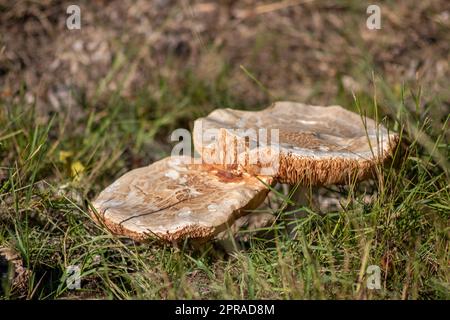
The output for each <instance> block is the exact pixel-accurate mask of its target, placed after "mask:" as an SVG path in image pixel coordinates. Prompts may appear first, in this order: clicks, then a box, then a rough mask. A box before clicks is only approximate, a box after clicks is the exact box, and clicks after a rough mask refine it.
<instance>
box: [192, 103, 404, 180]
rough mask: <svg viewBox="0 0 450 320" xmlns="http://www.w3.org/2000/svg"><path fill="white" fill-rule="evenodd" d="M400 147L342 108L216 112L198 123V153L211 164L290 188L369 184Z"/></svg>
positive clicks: (277, 105) (298, 106) (392, 137)
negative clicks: (265, 176) (268, 176)
mask: <svg viewBox="0 0 450 320" xmlns="http://www.w3.org/2000/svg"><path fill="white" fill-rule="evenodd" d="M261 133H262V134H261ZM269 136H270V139H268V137H269ZM397 143H398V136H397V135H396V134H393V133H389V132H388V131H387V130H386V129H385V128H384V127H383V126H382V125H378V124H376V122H375V121H373V120H372V119H369V118H364V117H361V116H360V115H359V114H356V113H353V112H351V111H348V110H345V109H344V108H342V107H340V106H330V107H322V106H311V105H305V104H301V103H293V102H277V103H275V104H273V105H272V106H271V107H269V108H267V109H264V110H262V111H253V112H252V111H240V110H233V109H216V110H215V111H213V112H212V113H210V114H209V115H208V116H207V117H205V118H200V119H198V120H196V121H195V123H194V147H195V149H196V151H198V152H199V153H200V154H201V156H202V158H203V159H204V160H205V161H206V162H207V163H210V164H215V165H220V166H222V167H223V168H226V169H228V170H233V172H237V173H239V172H248V173H250V174H253V175H257V174H263V173H264V174H271V175H273V176H274V177H275V178H276V179H277V180H278V181H279V182H281V183H288V184H291V185H294V184H300V185H312V186H320V185H331V184H347V183H349V182H350V181H352V179H354V178H356V180H363V179H366V178H368V177H369V176H371V175H372V174H373V173H374V169H375V168H376V165H377V164H380V163H383V162H384V161H386V160H387V159H388V158H390V157H391V156H392V154H393V152H394V150H395V147H396V145H397ZM270 171H271V172H270Z"/></svg>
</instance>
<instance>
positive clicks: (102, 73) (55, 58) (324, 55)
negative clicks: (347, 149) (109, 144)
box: [0, 0, 450, 116]
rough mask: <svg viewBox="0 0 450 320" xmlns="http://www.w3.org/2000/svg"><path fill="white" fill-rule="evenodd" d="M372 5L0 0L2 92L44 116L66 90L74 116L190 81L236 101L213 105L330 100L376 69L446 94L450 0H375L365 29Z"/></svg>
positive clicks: (309, 0)
mask: <svg viewBox="0 0 450 320" xmlns="http://www.w3.org/2000/svg"><path fill="white" fill-rule="evenodd" d="M70 4H77V5H78V6H79V7H80V9H81V29H80V30H69V29H68V28H67V27H66V19H67V17H68V16H69V15H68V14H66V8H67V7H68V6H69V5H70ZM370 4H372V2H367V1H326V0H322V1H314V0H300V1H299V0H283V1H273V0H271V1H250V0H244V1H233V0H223V1H171V0H155V1H143V0H138V1H128V0H126V1H123V0H121V1H101V0H95V1H76V3H74V2H73V1H71V2H68V1H45V0H44V1H5V0H2V1H0V12H1V16H0V34H1V36H0V48H1V54H0V88H1V89H0V90H1V95H2V97H14V96H16V95H17V93H18V92H20V91H23V94H24V95H25V98H26V100H27V101H29V102H36V103H37V105H38V106H39V109H40V110H42V111H43V112H44V113H45V112H51V111H57V112H63V111H64V110H65V109H66V107H67V104H68V103H69V98H68V96H69V95H70V94H73V97H74V99H73V100H71V103H72V104H73V105H74V110H73V112H74V116H76V113H78V112H83V110H82V109H78V108H77V107H75V106H78V105H79V106H82V105H83V103H84V104H92V102H94V101H95V102H97V101H101V100H102V99H104V98H105V97H108V96H109V95H110V94H111V93H112V92H114V93H118V94H119V95H120V96H122V97H126V98H127V99H131V100H133V99H137V98H138V97H139V96H141V95H142V94H143V93H145V94H147V95H150V96H153V97H154V98H155V99H158V98H159V95H161V94H163V93H162V92H161V91H162V90H166V91H169V92H172V93H175V92H182V91H183V90H186V88H187V87H191V86H192V83H193V82H195V83H197V85H198V86H205V87H207V90H206V91H208V90H217V91H227V93H228V94H229V95H230V97H231V98H232V99H234V100H230V101H220V100H219V101H217V103H216V104H215V105H211V106H209V107H211V108H213V107H223V106H225V105H233V106H235V107H242V104H243V105H245V106H249V107H251V106H260V107H262V106H265V105H266V104H267V103H268V102H269V101H270V100H273V99H275V98H276V99H289V100H297V101H302V102H309V103H313V104H332V103H337V102H339V99H340V97H341V96H342V95H348V94H350V95H351V92H352V91H354V92H355V93H367V94H369V95H372V93H373V86H372V85H371V82H372V79H373V78H372V72H374V74H375V76H376V77H380V78H381V79H382V80H383V81H384V82H385V83H386V84H388V85H389V86H391V87H392V88H393V89H394V91H395V88H398V87H399V86H400V85H401V84H402V83H413V84H417V80H419V82H420V85H422V86H425V88H426V90H424V93H426V94H427V95H428V96H430V97H431V96H439V97H440V98H441V99H442V100H444V101H448V99H449V95H450V94H449V90H448V89H449V79H450V70H449V52H450V51H449V46H450V33H449V31H450V29H449V27H450V17H449V15H450V3H449V2H448V1H445V0H431V1H424V0H416V1H378V2H377V3H376V4H377V5H379V6H380V8H381V29H379V30H369V29H368V28H367V26H366V20H367V18H368V17H369V14H367V13H366V9H367V7H368V6H369V5H370ZM187 82H189V83H191V84H187ZM162 87H163V88H162ZM200 94H201V93H200ZM238 104H239V105H238ZM245 106H244V107H245ZM150 111H151V110H149V112H150Z"/></svg>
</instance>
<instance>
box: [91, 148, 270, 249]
mask: <svg viewBox="0 0 450 320" xmlns="http://www.w3.org/2000/svg"><path fill="white" fill-rule="evenodd" d="M192 162H193V159H192V158H190V157H184V156H172V157H167V158H165V159H162V160H160V161H157V162H155V163H153V164H151V165H149V166H147V167H142V168H138V169H134V170H132V171H130V172H128V173H126V174H124V175H123V176H122V177H120V178H119V179H117V180H116V181H115V182H114V183H112V184H111V185H110V186H109V187H107V188H106V189H105V190H103V191H102V192H101V193H100V194H99V196H98V198H97V199H96V200H95V201H94V202H93V206H94V208H95V211H96V212H95V211H92V212H91V214H92V215H93V217H94V219H96V220H101V221H102V222H103V223H104V224H105V225H106V226H107V227H108V228H110V229H111V230H112V231H113V232H114V233H117V234H122V235H125V236H128V237H130V238H133V239H135V240H137V241H143V240H146V239H148V238H150V237H157V238H160V239H162V240H165V241H170V242H173V241H175V242H176V241H178V240H183V239H185V238H192V239H197V240H207V239H210V238H211V237H213V236H214V235H216V234H217V233H219V232H221V231H223V230H224V229H226V228H227V226H230V225H231V224H232V223H233V222H234V221H235V220H236V219H238V218H239V217H241V216H243V215H245V214H247V213H249V212H250V211H249V210H252V209H255V208H256V207H257V206H259V205H260V204H261V203H262V202H263V201H264V198H265V197H266V195H267V193H268V188H267V186H268V185H270V184H271V183H272V180H273V179H272V178H271V177H255V176H251V175H249V174H247V173H242V174H239V175H234V174H232V173H230V172H226V171H223V170H221V169H218V168H214V167H211V166H208V165H202V164H194V163H192Z"/></svg>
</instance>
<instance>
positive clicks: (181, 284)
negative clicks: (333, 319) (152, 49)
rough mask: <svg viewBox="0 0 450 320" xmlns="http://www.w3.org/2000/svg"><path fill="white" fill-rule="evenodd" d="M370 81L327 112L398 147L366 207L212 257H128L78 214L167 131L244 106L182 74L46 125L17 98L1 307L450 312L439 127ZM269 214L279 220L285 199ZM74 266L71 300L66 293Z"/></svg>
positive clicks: (143, 251) (422, 109) (1, 119)
mask: <svg viewBox="0 0 450 320" xmlns="http://www.w3.org/2000/svg"><path fill="white" fill-rule="evenodd" d="M245 70H246V73H247V72H248V73H250V71H248V70H247V69H245ZM224 77H225V76H224ZM255 80H256V79H255ZM256 81H257V80H256ZM375 82H376V83H378V84H379V85H378V88H377V92H376V93H375V95H374V96H371V95H363V94H362V95H360V96H355V97H352V96H351V95H348V94H345V93H341V94H340V95H339V96H338V98H337V101H335V102H336V103H340V104H342V105H345V106H347V107H348V108H350V109H353V110H360V112H362V113H366V114H369V115H371V116H373V117H375V116H376V115H377V117H378V118H379V120H383V121H384V122H386V124H387V125H388V126H389V127H390V128H391V129H393V128H395V129H396V131H397V132H400V134H401V136H402V146H403V149H401V150H400V149H399V150H398V154H396V157H395V161H394V163H395V165H392V166H387V167H385V168H379V171H378V174H377V177H376V179H374V180H373V181H371V182H370V183H369V184H368V185H369V189H367V190H370V191H368V193H369V194H372V195H373V197H372V201H370V202H367V201H364V196H365V195H366V192H364V190H361V188H359V186H358V185H353V186H348V187H341V188H339V189H338V192H339V193H340V197H341V199H342V200H347V201H343V203H345V205H343V207H342V208H341V209H340V210H339V211H334V212H330V213H328V214H322V213H320V212H318V211H316V210H315V209H313V208H309V209H308V212H309V214H307V215H306V216H304V217H303V218H300V219H299V220H298V221H296V225H295V237H290V236H289V235H288V234H287V232H286V231H285V226H286V223H287V220H286V219H284V218H283V217H284V216H285V215H286V214H288V212H287V209H284V210H272V212H273V214H274V215H277V216H279V219H278V220H277V222H276V223H275V225H273V227H272V228H270V231H271V232H272V233H273V235H274V236H273V237H269V238H268V237H252V238H251V240H250V241H249V242H248V243H245V244H244V250H241V251H238V252H235V253H233V254H232V255H227V254H226V253H224V252H223V251H222V250H221V248H220V247H218V246H217V245H215V244H210V245H208V246H206V247H204V248H202V249H201V250H193V249H191V248H189V246H182V247H181V248H173V247H170V246H164V245H160V244H158V243H156V242H154V241H152V240H151V241H150V242H149V243H145V244H137V243H134V242H132V241H130V240H127V239H122V238H118V237H116V236H113V235H111V234H110V233H109V232H108V230H105V229H104V228H102V227H101V226H98V225H96V224H95V223H94V222H93V221H92V219H91V218H90V217H89V215H88V214H87V208H88V206H89V201H90V200H92V199H93V198H94V197H95V196H96V195H97V194H98V193H99V192H100V191H101V190H102V189H103V188H104V187H106V186H107V185H108V184H109V183H111V182H112V181H113V180H114V179H115V178H117V177H119V176H120V175H122V174H123V173H125V172H126V171H128V170H130V169H132V168H135V167H138V166H142V165H145V164H148V163H150V162H152V161H154V160H156V159H159V158H162V157H163V156H166V155H168V154H169V153H170V149H171V145H170V143H169V142H168V141H169V140H168V137H169V135H170V132H171V131H172V130H173V129H175V128H178V127H184V128H191V127H192V122H193V120H194V119H195V118H197V117H199V116H201V115H204V114H206V113H208V112H209V111H211V110H212V108H213V106H221V107H233V106H234V107H237V106H239V107H240V108H241V107H242V104H240V100H239V97H235V96H233V95H232V93H230V92H229V90H228V88H227V84H226V81H225V80H224V78H223V77H222V76H221V77H220V78H219V79H217V81H215V82H212V83H206V82H204V81H201V80H198V79H196V78H195V77H194V76H193V75H192V74H191V73H186V74H184V75H183V79H182V81H180V82H179V83H178V85H177V86H175V87H174V86H173V85H172V84H169V83H168V82H167V81H166V79H164V78H163V77H161V78H160V79H158V82H157V83H158V86H159V87H158V90H157V92H158V94H157V95H156V94H154V95H153V94H152V93H150V92H149V91H143V92H141V93H139V94H138V95H137V96H136V97H134V98H133V99H128V100H124V99H123V98H121V97H120V95H119V94H116V95H112V96H109V97H107V98H105V97H103V98H102V97H100V98H99V99H97V100H96V101H95V103H93V104H90V103H88V102H83V103H82V104H81V105H82V107H81V108H79V109H75V108H70V106H68V110H71V111H70V112H65V113H64V112H61V113H57V114H50V115H48V117H45V118H41V117H40V116H38V114H37V112H36V110H35V107H34V106H33V105H29V104H28V103H27V102H26V101H25V99H24V98H23V97H21V96H19V97H16V99H15V100H6V99H3V100H1V101H0V159H1V160H0V161H1V162H0V246H3V247H10V248H13V249H15V250H16V251H17V252H19V254H20V256H21V258H22V260H23V263H24V266H25V267H26V268H27V269H28V270H30V272H31V275H30V277H29V279H28V283H27V284H26V286H25V287H26V289H25V290H19V289H18V288H15V287H14V286H12V284H11V283H8V281H6V282H5V281H4V284H3V290H2V295H1V297H2V298H5V299H16V298H27V299H54V298H66V299H67V298H68V299H72V298H73V299H79V298H102V299H103V298H118V299H129V298H138V299H160V298H162V299H177V298H182V299H185V298H186V299H194V298H195V299H206V298H208V299H215V298H225V299H236V298H241V299H267V298H274V299H449V298H450V294H449V292H450V291H449V289H450V287H449V280H450V279H449V278H450V277H449V271H448V270H449V268H448V263H449V258H450V255H449V250H450V248H449V224H448V221H449V213H450V196H449V192H450V190H449V176H448V173H449V167H448V158H449V152H450V147H449V144H448V120H449V118H448V115H445V113H439V112H435V111H436V110H439V108H440V105H441V101H439V100H438V99H437V98H436V99H434V100H429V101H423V100H422V97H421V94H420V89H413V88H408V87H405V86H401V87H400V90H394V89H391V88H392V86H389V85H386V84H384V83H383V82H382V81H378V80H376V81H375ZM257 85H258V86H263V84H261V83H259V82H257ZM374 97H375V98H376V99H374ZM75 98H76V99H79V98H80V97H75ZM80 100H82V99H80ZM267 102H268V101H263V102H262V104H263V105H264V104H267ZM247 107H248V108H250V109H251V108H254V107H255V106H247ZM442 114H444V115H442ZM334 190H336V189H334ZM276 201H278V202H279V204H280V206H281V207H282V208H283V207H286V206H285V204H286V202H287V201H288V199H286V198H283V197H281V196H280V197H278V198H277V199H276ZM300 209H302V208H298V210H300ZM266 210H270V208H268V209H266ZM73 265H76V266H79V267H80V269H81V277H82V281H81V289H80V290H70V289H69V288H68V286H67V282H66V279H67V276H68V275H67V273H66V270H67V268H68V267H69V266H73ZM369 265H377V266H379V267H380V268H381V289H380V290H368V289H367V287H366V285H365V281H366V279H367V275H366V269H367V267H368V266H369Z"/></svg>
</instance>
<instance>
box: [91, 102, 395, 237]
mask: <svg viewBox="0 0 450 320" xmlns="http://www.w3.org/2000/svg"><path fill="white" fill-rule="evenodd" d="M193 140H194V147H195V150H196V151H197V152H199V153H200V155H201V160H202V161H200V163H197V161H193V160H194V159H193V158H191V157H185V156H171V157H168V158H165V159H163V160H160V161H158V162H155V163H153V164H151V165H149V166H147V167H143V168H139V169H135V170H132V171H130V172H128V173H126V174H125V175H123V176H122V177H120V178H119V179H118V180H117V181H115V182H114V183H113V184H111V185H110V186H109V187H107V188H106V189H105V190H104V191H102V192H101V193H100V195H99V196H98V198H97V199H96V200H95V201H94V202H93V209H92V210H91V214H92V215H93V217H94V218H95V219H96V220H97V221H98V222H102V223H104V224H105V225H106V226H107V227H109V228H110V229H111V230H112V231H113V232H114V233H117V234H122V235H125V236H128V237H130V238H133V239H135V240H138V241H141V240H146V239H148V238H149V237H151V236H154V237H157V238H160V239H162V240H165V241H169V242H178V241H180V240H183V239H187V238H188V239H196V240H200V241H204V240H207V239H211V238H213V237H214V236H217V235H218V234H219V233H221V232H222V231H224V230H225V229H227V227H229V226H231V224H232V223H233V222H234V221H235V220H236V219H239V218H240V217H242V216H244V215H247V214H249V213H250V210H252V209H255V208H256V207H257V206H258V205H260V204H261V203H262V202H263V201H264V198H265V197H266V195H267V193H268V191H269V189H270V186H271V185H273V183H274V182H281V183H288V184H291V185H293V184H300V185H304V186H306V185H310V186H320V185H330V184H345V183H349V182H350V181H351V180H352V179H356V180H362V179H365V178H367V177H369V176H370V175H372V174H373V173H374V171H375V170H374V169H375V168H376V166H377V164H380V163H383V162H384V161H386V160H387V159H389V158H390V157H391V156H392V154H393V152H394V149H395V147H396V145H397V143H398V136H397V135H396V134H392V133H389V132H388V131H387V130H386V129H385V128H384V127H383V126H381V125H379V124H376V123H375V121H373V120H372V119H368V118H365V117H361V116H359V115H357V114H355V113H353V112H350V111H348V110H345V109H343V108H342V107H339V106H330V107H320V106H310V105H305V104H300V103H292V102H278V103H275V104H274V105H272V106H271V107H269V108H267V109H265V110H262V111H257V112H250V111H239V110H232V109H217V110H215V111H213V112H212V113H211V114H209V115H208V116H207V117H205V118H200V119H198V120H196V121H195V124H194V137H193ZM242 221H243V220H242ZM244 224H245V223H244ZM219 237H220V236H219Z"/></svg>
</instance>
